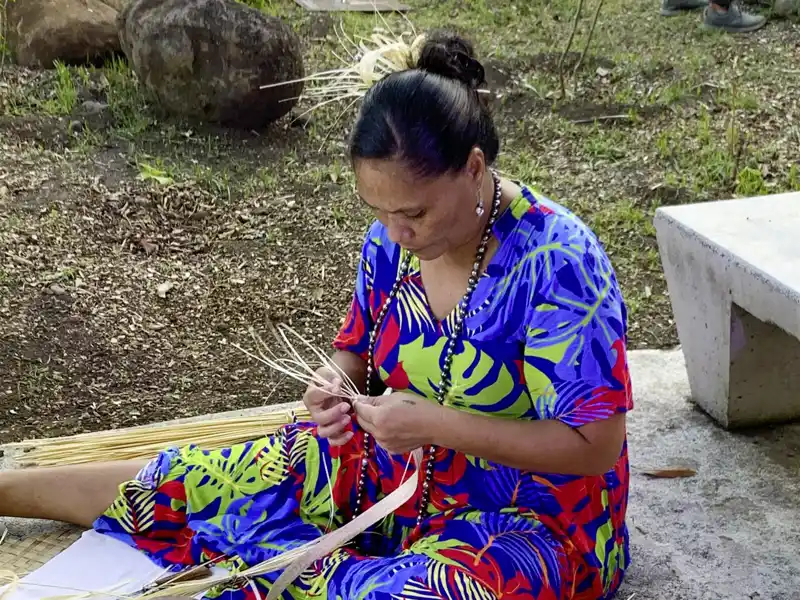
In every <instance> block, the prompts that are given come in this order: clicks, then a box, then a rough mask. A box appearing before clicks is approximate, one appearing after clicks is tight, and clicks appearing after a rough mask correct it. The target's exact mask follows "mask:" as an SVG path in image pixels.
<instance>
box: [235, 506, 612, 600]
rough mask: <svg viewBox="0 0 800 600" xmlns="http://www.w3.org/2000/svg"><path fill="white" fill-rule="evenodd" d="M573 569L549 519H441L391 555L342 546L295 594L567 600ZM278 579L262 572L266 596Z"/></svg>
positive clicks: (401, 599)
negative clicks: (547, 522) (547, 524)
mask: <svg viewBox="0 0 800 600" xmlns="http://www.w3.org/2000/svg"><path fill="white" fill-rule="evenodd" d="M572 571H573V569H572V568H571V566H570V564H569V562H568V559H567V557H566V554H565V552H564V549H563V548H562V546H561V545H560V544H559V543H558V542H557V541H556V540H555V539H553V537H552V536H551V535H550V533H549V531H547V529H546V528H545V527H544V526H542V525H538V524H535V523H532V522H529V521H527V520H524V519H521V518H518V517H515V516H514V515H509V516H506V515H491V516H484V517H480V518H477V517H476V520H474V521H467V520H460V519H458V520H456V519H452V520H446V521H444V522H441V523H439V524H438V525H437V526H436V527H434V528H433V529H432V530H430V531H429V532H427V533H426V534H425V535H424V536H423V537H422V538H420V539H418V540H416V541H415V542H414V543H412V544H410V546H409V547H408V548H407V549H405V550H400V549H397V550H396V551H395V552H393V553H392V555H391V556H385V557H384V556H374V555H367V556H364V555H363V554H360V553H358V552H356V551H354V550H353V549H352V548H340V549H338V550H336V551H334V552H333V553H332V554H331V555H329V556H326V557H324V558H323V559H321V560H319V561H317V562H316V563H315V564H314V565H313V566H312V567H311V568H310V569H308V570H307V571H306V572H305V573H303V575H301V576H300V577H299V578H298V579H297V580H296V581H295V582H294V584H293V585H292V586H290V588H289V589H290V590H291V594H292V596H294V597H301V596H303V597H304V596H306V595H314V594H317V595H320V596H325V595H327V597H328V598H362V599H363V600H410V599H412V598H414V599H417V600H428V599H430V600H435V599H442V598H448V599H449V600H474V599H477V598H480V599H481V600H498V599H500V598H502V599H503V600H561V599H562V598H566V597H568V596H570V597H571V595H569V594H568V590H570V589H571V584H572V580H573V575H574V574H573V572H572ZM274 579H275V576H273V574H269V575H267V576H265V577H264V578H257V579H256V582H257V584H258V585H259V587H260V588H261V590H262V592H263V595H264V596H265V595H266V593H267V592H268V591H269V588H270V582H271V581H274ZM592 591H594V589H593V590H592ZM601 594H602V591H601ZM286 597H288V595H287V596H286ZM586 597H587V598H588V597H589V596H588V595H586ZM591 597H592V598H594V597H598V598H599V597H600V595H599V594H598V595H593V596H591ZM245 598H246V596H245V595H244V594H242V595H237V596H234V597H233V600H245Z"/></svg>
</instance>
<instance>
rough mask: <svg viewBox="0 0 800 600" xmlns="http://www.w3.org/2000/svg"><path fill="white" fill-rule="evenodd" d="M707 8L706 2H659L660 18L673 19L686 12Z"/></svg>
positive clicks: (703, 0) (666, 0)
mask: <svg viewBox="0 0 800 600" xmlns="http://www.w3.org/2000/svg"><path fill="white" fill-rule="evenodd" d="M707 6H708V0H661V16H662V17H674V16H675V15H679V14H681V13H682V12H684V11H687V10H697V9H699V8H704V7H707Z"/></svg>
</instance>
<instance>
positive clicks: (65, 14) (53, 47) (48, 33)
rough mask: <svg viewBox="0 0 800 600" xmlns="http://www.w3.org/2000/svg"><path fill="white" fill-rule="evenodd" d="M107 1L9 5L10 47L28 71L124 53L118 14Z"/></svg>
mask: <svg viewBox="0 0 800 600" xmlns="http://www.w3.org/2000/svg"><path fill="white" fill-rule="evenodd" d="M111 1H112V0H109V2H105V1H103V0H20V1H19V2H8V3H6V7H7V8H6V18H7V23H6V31H8V46H9V48H10V50H11V54H12V56H13V57H14V59H15V61H16V62H17V63H19V64H20V65H22V66H24V67H44V68H51V67H52V66H53V63H54V62H55V61H57V60H60V61H62V62H64V63H69V64H80V63H85V62H87V60H88V61H91V60H93V59H97V58H102V57H106V56H108V55H111V54H113V53H115V52H119V50H120V42H119V36H118V34H117V14H118V10H117V9H116V8H115V7H114V6H113V5H109V3H110V2H111Z"/></svg>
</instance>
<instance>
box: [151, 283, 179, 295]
mask: <svg viewBox="0 0 800 600" xmlns="http://www.w3.org/2000/svg"><path fill="white" fill-rule="evenodd" d="M174 287H175V284H174V283H172V282H171V281H165V282H164V283H162V284H161V285H160V286H158V288H157V289H156V293H157V294H158V297H159V298H166V297H167V293H168V292H169V291H170V290H171V289H172V288H174Z"/></svg>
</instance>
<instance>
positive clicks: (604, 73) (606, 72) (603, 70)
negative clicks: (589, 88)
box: [597, 67, 611, 77]
mask: <svg viewBox="0 0 800 600" xmlns="http://www.w3.org/2000/svg"><path fill="white" fill-rule="evenodd" d="M610 74H611V71H609V70H608V69H606V68H604V67H597V75H598V76H599V77H608V76H609V75H610Z"/></svg>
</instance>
